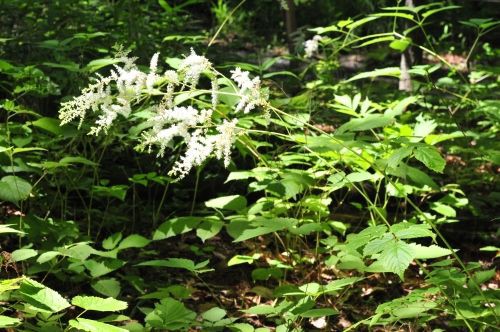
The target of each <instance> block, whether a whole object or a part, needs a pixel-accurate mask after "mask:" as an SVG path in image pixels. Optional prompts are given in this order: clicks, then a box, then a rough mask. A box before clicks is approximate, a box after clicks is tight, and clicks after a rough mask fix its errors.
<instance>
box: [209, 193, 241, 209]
mask: <svg viewBox="0 0 500 332" xmlns="http://www.w3.org/2000/svg"><path fill="white" fill-rule="evenodd" d="M205 206H206V207H209V208H212V209H225V210H231V211H239V210H241V209H244V208H245V207H246V206H247V200H246V198H245V197H243V196H241V195H231V196H223V197H218V198H214V199H211V200H209V201H206V202H205Z"/></svg>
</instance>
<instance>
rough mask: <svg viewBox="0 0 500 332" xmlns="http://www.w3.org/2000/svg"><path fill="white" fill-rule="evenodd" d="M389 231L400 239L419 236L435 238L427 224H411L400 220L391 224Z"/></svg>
mask: <svg viewBox="0 0 500 332" xmlns="http://www.w3.org/2000/svg"><path fill="white" fill-rule="evenodd" d="M391 232H392V233H394V235H395V236H396V238H398V239H400V240H404V239H414V238H419V237H431V238H433V239H434V238H435V237H436V235H435V234H434V233H433V232H432V231H431V227H430V226H429V225H427V224H412V223H409V222H401V223H398V224H394V225H392V226H391Z"/></svg>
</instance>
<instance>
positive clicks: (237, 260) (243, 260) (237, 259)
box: [227, 254, 262, 266]
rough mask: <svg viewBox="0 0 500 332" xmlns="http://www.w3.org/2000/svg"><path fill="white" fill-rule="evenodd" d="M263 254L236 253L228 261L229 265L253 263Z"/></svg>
mask: <svg viewBox="0 0 500 332" xmlns="http://www.w3.org/2000/svg"><path fill="white" fill-rule="evenodd" d="M261 256H262V255H261V254H254V255H253V256H245V255H236V256H234V257H233V258H231V259H230V260H229V262H227V266H233V265H238V264H252V263H253V261H254V260H256V259H259V258H260V257H261Z"/></svg>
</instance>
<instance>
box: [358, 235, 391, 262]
mask: <svg viewBox="0 0 500 332" xmlns="http://www.w3.org/2000/svg"><path fill="white" fill-rule="evenodd" d="M392 241H394V236H393V235H392V234H390V233H386V234H384V236H382V237H380V238H377V239H374V240H371V241H370V242H368V243H367V244H366V246H365V247H364V248H363V256H371V255H375V254H378V253H380V252H382V251H383V250H384V249H385V248H386V246H387V245H388V244H389V243H390V242H392Z"/></svg>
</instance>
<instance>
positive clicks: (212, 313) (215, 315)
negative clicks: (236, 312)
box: [201, 307, 226, 322]
mask: <svg viewBox="0 0 500 332" xmlns="http://www.w3.org/2000/svg"><path fill="white" fill-rule="evenodd" d="M225 316H226V310H224V309H221V308H218V307H214V308H211V309H208V310H207V311H205V312H204V313H202V314H201V317H202V318H203V319H204V320H208V321H210V322H217V321H219V320H221V319H222V318H224V317H225Z"/></svg>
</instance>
